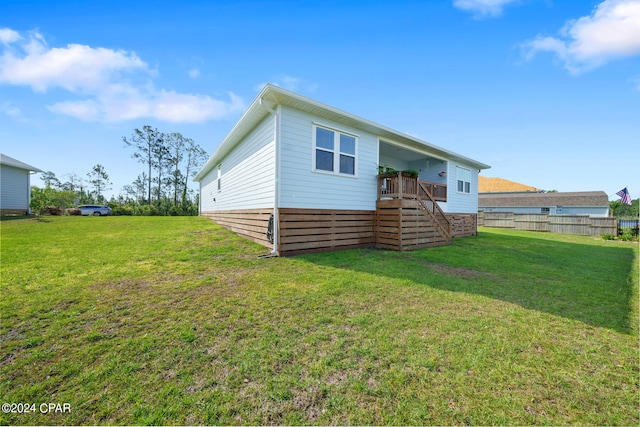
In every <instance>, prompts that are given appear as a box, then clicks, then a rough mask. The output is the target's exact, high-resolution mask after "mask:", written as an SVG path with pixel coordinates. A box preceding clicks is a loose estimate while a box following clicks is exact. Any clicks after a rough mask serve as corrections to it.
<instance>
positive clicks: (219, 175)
mask: <svg viewBox="0 0 640 427" xmlns="http://www.w3.org/2000/svg"><path fill="white" fill-rule="evenodd" d="M216 181H217V183H218V193H220V192H221V191H222V165H218V179H217V180H216Z"/></svg>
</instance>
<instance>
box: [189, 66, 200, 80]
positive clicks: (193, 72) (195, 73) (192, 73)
mask: <svg viewBox="0 0 640 427" xmlns="http://www.w3.org/2000/svg"><path fill="white" fill-rule="evenodd" d="M189 77H191V78H192V79H197V78H198V77H200V70H199V69H197V68H192V69H190V70H189Z"/></svg>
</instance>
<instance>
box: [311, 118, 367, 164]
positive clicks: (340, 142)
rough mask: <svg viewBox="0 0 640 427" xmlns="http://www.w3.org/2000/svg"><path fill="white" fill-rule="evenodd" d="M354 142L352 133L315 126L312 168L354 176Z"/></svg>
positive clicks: (355, 140) (354, 138)
mask: <svg viewBox="0 0 640 427" xmlns="http://www.w3.org/2000/svg"><path fill="white" fill-rule="evenodd" d="M356 142H357V139H356V137H355V136H353V135H349V134H346V133H342V132H339V131H334V130H331V129H327V128H324V127H320V126H315V127H314V159H313V160H314V164H313V170H315V171H325V172H332V173H335V174H341V175H352V176H355V175H356Z"/></svg>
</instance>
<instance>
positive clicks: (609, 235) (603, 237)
mask: <svg viewBox="0 0 640 427" xmlns="http://www.w3.org/2000/svg"><path fill="white" fill-rule="evenodd" d="M600 237H601V238H602V240H615V237H614V235H613V234H601V235H600Z"/></svg>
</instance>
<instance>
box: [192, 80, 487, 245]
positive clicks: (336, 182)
mask: <svg viewBox="0 0 640 427" xmlns="http://www.w3.org/2000/svg"><path fill="white" fill-rule="evenodd" d="M487 168H489V166H487V165H485V164H483V163H480V162H478V161H476V160H473V159H470V158H468V157H465V156H462V155H460V154H457V153H454V152H452V151H449V150H446V149H444V148H441V147H438V146H435V145H432V144H430V143H428V142H425V141H422V140H420V139H417V138H415V137H412V136H409V135H406V134H403V133H401V132H397V131H394V130H392V129H390V128H387V127H384V126H382V125H379V124H377V123H374V122H371V121H368V120H366V119H363V118H360V117H357V116H355V115H352V114H349V113H346V112H344V111H341V110H338V109H336V108H334V107H330V106H328V105H325V104H322V103H319V102H317V101H315V100H312V99H309V98H306V97H303V96H301V95H298V94H296V93H293V92H290V91H287V90H284V89H282V88H279V87H277V86H273V85H266V86H265V87H264V88H263V90H262V91H261V92H260V94H259V95H258V96H257V97H256V99H255V100H254V101H253V102H252V104H251V105H250V106H249V108H248V110H247V111H246V112H245V113H244V115H243V116H242V117H241V118H240V120H239V121H238V123H236V125H235V126H234V127H233V129H232V130H231V131H230V133H229V134H228V135H227V137H226V138H225V139H224V140H223V141H222V143H221V144H220V145H219V147H218V148H217V150H216V151H215V152H214V153H213V155H212V156H211V157H210V158H209V160H208V161H207V163H206V164H205V165H204V166H203V167H202V169H201V170H200V171H199V172H198V174H197V175H196V178H195V180H196V181H197V182H199V183H200V213H201V215H203V216H207V217H209V218H211V219H213V220H214V221H216V222H218V223H219V224H221V225H223V226H225V227H227V228H229V229H231V230H233V231H235V232H237V233H238V234H240V235H243V236H245V237H247V238H250V239H252V240H254V241H256V242H258V243H261V244H263V245H264V246H266V247H268V248H269V249H271V250H272V253H274V254H281V255H290V254H297V253H305V252H315V251H322V250H334V249H344V248H355V247H385V248H389V249H397V250H409V249H417V248H420V247H427V246H434V245H439V244H447V243H449V242H450V240H451V237H460V236H465V235H474V234H476V232H477V212H478V191H477V188H478V173H479V172H480V171H481V170H482V169H487Z"/></svg>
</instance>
